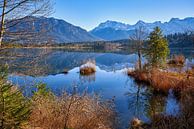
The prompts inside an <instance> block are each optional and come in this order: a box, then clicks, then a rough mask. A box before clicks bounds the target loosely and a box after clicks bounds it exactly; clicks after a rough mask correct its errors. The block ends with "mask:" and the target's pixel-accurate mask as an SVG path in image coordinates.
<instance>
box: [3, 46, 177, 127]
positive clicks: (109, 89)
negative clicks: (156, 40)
mask: <svg viewBox="0 0 194 129" xmlns="http://www.w3.org/2000/svg"><path fill="white" fill-rule="evenodd" d="M89 59H92V60H95V61H96V65H97V71H96V73H95V74H93V75H90V76H82V75H80V74H79V66H80V65H82V64H83V62H84V61H87V60H89ZM136 62H137V55H136V54H134V53H129V54H119V53H110V52H109V53H102V52H68V51H66V50H44V49H43V50H42V49H14V50H13V49H12V50H6V54H3V55H1V61H0V63H1V64H3V63H8V64H9V65H10V70H9V80H10V81H11V82H12V83H13V84H15V85H18V86H20V87H22V88H23V91H24V94H25V95H30V94H31V90H33V89H34V87H33V86H34V84H36V83H39V82H41V83H45V84H47V87H48V88H50V89H51V90H52V91H53V92H54V93H55V94H56V95H60V94H62V93H63V92H64V91H67V92H71V91H72V89H73V88H76V89H77V91H78V92H79V93H80V94H81V93H83V92H87V93H88V94H91V95H93V94H98V95H99V96H100V97H101V99H104V100H107V99H114V102H115V107H116V111H117V112H118V117H119V119H120V121H121V124H120V128H121V129H122V128H123V129H124V128H127V126H128V125H129V121H130V120H131V119H133V118H135V117H137V118H139V119H141V120H143V121H146V122H149V121H150V120H151V119H152V116H153V115H156V114H160V113H162V114H166V115H168V114H171V115H178V113H179V111H180V107H179V102H178V100H177V99H176V98H175V97H174V95H173V93H172V92H171V91H169V94H168V95H162V94H154V92H153V89H152V88H151V87H150V86H146V85H144V84H138V83H136V82H135V81H134V79H133V78H131V77H129V76H127V74H126V71H127V68H133V67H135V64H136ZM64 69H68V70H69V72H68V74H63V71H64Z"/></svg>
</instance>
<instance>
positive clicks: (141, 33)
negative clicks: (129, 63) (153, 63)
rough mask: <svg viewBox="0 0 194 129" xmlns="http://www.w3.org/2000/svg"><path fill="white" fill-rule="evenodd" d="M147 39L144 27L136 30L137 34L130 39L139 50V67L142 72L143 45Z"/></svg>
mask: <svg viewBox="0 0 194 129" xmlns="http://www.w3.org/2000/svg"><path fill="white" fill-rule="evenodd" d="M145 39H146V32H145V28H144V27H143V26H139V27H137V28H136V29H135V32H134V33H133V35H132V36H131V37H130V40H132V41H133V42H134V43H135V49H136V50H137V55H138V67H139V69H140V70H141V69H142V60H141V59H142V49H143V43H144V40H145Z"/></svg>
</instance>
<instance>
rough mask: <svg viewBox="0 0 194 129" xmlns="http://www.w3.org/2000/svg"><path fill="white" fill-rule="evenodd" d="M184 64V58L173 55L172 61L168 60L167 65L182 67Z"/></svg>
mask: <svg viewBox="0 0 194 129" xmlns="http://www.w3.org/2000/svg"><path fill="white" fill-rule="evenodd" d="M184 63H185V57H184V56H183V55H174V56H173V57H172V59H170V60H169V62H168V64H171V65H179V66H180V65H181V66H183V65H184Z"/></svg>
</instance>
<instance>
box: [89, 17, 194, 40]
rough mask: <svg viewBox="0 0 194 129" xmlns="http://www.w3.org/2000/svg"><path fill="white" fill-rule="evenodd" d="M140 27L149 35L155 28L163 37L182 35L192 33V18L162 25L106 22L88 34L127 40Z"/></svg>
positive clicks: (140, 22)
mask: <svg viewBox="0 0 194 129" xmlns="http://www.w3.org/2000/svg"><path fill="white" fill-rule="evenodd" d="M140 26H143V27H144V28H145V31H146V32H147V33H150V32H151V31H152V30H153V28H154V27H156V26H159V27H160V28H161V29H162V31H163V34H164V35H168V34H174V33H184V32H187V31H194V18H193V17H188V18H185V19H179V18H172V19H171V20H170V21H169V22H164V23H162V22H161V21H156V22H153V23H146V22H144V21H141V20H140V21H138V22H137V23H136V24H134V25H129V24H125V23H121V22H116V21H109V20H108V21H106V22H104V23H101V24H100V25H99V26H98V27H96V28H94V29H93V30H92V31H90V33H91V34H93V35H95V36H97V37H99V38H102V39H104V40H120V39H128V38H129V37H130V36H131V35H132V34H133V33H134V30H135V29H136V28H138V27H140Z"/></svg>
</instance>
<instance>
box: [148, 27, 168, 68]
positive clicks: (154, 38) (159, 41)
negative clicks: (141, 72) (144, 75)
mask: <svg viewBox="0 0 194 129" xmlns="http://www.w3.org/2000/svg"><path fill="white" fill-rule="evenodd" d="M168 55H169V48H168V42H167V40H166V39H165V38H164V37H163V35H162V31H161V30H160V28H159V27H156V28H154V31H153V32H151V33H150V35H149V40H148V46H147V50H146V57H147V60H148V63H149V64H150V65H151V66H153V67H159V66H163V65H164V63H165V62H166V58H167V56H168Z"/></svg>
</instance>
